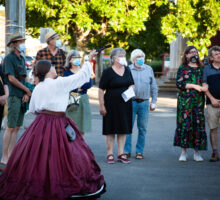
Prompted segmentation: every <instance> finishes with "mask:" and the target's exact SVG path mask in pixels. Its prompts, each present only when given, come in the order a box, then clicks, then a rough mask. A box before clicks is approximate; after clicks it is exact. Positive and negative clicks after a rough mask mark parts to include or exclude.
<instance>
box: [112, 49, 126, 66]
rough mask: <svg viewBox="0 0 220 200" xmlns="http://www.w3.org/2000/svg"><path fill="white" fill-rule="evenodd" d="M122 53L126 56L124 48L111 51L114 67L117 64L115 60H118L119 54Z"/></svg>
mask: <svg viewBox="0 0 220 200" xmlns="http://www.w3.org/2000/svg"><path fill="white" fill-rule="evenodd" d="M121 53H124V54H126V51H125V50H124V49H122V48H114V49H113V50H112V51H111V54H110V59H111V65H113V64H114V63H115V59H114V58H117V57H118V55H119V54H121Z"/></svg>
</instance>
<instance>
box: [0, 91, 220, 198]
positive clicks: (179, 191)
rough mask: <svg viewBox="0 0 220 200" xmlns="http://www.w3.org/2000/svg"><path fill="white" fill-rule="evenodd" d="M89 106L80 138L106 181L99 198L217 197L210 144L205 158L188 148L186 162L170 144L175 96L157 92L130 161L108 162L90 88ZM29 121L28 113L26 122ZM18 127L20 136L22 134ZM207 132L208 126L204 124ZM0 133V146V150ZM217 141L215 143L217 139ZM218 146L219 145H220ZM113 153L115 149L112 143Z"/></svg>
mask: <svg viewBox="0 0 220 200" xmlns="http://www.w3.org/2000/svg"><path fill="white" fill-rule="evenodd" d="M89 96H90V102H91V105H92V114H93V117H92V128H93V130H92V132H91V133H86V135H85V140H86V142H87V143H88V144H89V146H90V147H91V149H92V150H93V153H94V154H95V157H96V160H97V162H98V164H99V165H100V167H101V169H102V174H103V175H104V177H105V180H106V183H107V192H106V193H105V194H104V195H102V197H101V198H100V200H220V162H217V163H210V162H209V161H208V160H209V158H210V155H211V147H210V145H209V148H208V151H203V152H201V155H202V156H203V158H204V162H195V161H193V150H192V149H190V150H188V155H189V159H188V161H187V162H184V163H183V162H179V161H178V158H179V155H180V152H181V149H180V148H178V147H174V146H173V136H174V131H175V126H176V96H175V94H167V93H163V94H159V98H158V108H157V110H156V111H154V112H150V114H149V122H148V132H147V137H146V148H145V151H144V156H145V158H144V159H143V160H136V159H135V158H134V156H135V143H136V138H137V127H136V126H135V127H134V130H133V138H134V140H133V152H132V153H133V154H132V158H131V161H132V162H131V163H130V164H122V163H117V162H116V163H115V164H107V163H106V148H105V138H104V136H102V134H101V130H102V118H101V116H100V115H99V107H98V101H97V88H92V89H91V90H90V91H89ZM32 120H33V117H32V116H30V115H29V116H27V117H26V120H25V126H28V124H29V123H31V121H32ZM23 131H24V129H21V131H20V132H19V135H21V134H22V133H23ZM207 133H208V135H209V130H208V127H207ZM2 136H3V131H1V135H0V150H1V149H2ZM219 144H220V141H219ZM219 149H220V147H219ZM0 152H1V151H0ZM114 153H115V157H116V156H117V147H116V145H115V152H114Z"/></svg>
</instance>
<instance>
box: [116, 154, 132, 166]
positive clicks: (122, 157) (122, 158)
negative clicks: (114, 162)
mask: <svg viewBox="0 0 220 200" xmlns="http://www.w3.org/2000/svg"><path fill="white" fill-rule="evenodd" d="M118 162H122V163H125V164H128V163H130V162H131V161H130V160H128V159H127V156H126V154H121V155H119V156H118Z"/></svg>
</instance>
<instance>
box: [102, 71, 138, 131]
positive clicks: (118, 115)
mask: <svg viewBox="0 0 220 200" xmlns="http://www.w3.org/2000/svg"><path fill="white" fill-rule="evenodd" d="M133 84H134V81H133V78H132V75H131V72H130V69H129V68H128V67H125V71H124V74H123V76H120V75H118V74H117V73H116V72H115V71H114V70H113V69H112V67H109V68H107V69H105V70H104V71H103V73H102V76H101V79H100V82H99V88H100V89H102V90H105V95H104V101H105V108H106V111H107V114H106V115H105V116H104V117H103V135H108V134H131V133H132V103H131V100H129V101H127V102H125V101H124V99H123V98H122V96H121V95H122V93H123V92H124V91H125V90H127V89H128V87H129V86H130V85H133Z"/></svg>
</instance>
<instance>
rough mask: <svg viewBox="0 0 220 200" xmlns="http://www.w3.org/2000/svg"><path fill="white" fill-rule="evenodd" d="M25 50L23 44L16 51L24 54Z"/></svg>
mask: <svg viewBox="0 0 220 200" xmlns="http://www.w3.org/2000/svg"><path fill="white" fill-rule="evenodd" d="M25 49H26V47H25V44H24V43H22V44H20V45H19V47H18V51H19V52H22V53H24V52H25Z"/></svg>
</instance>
